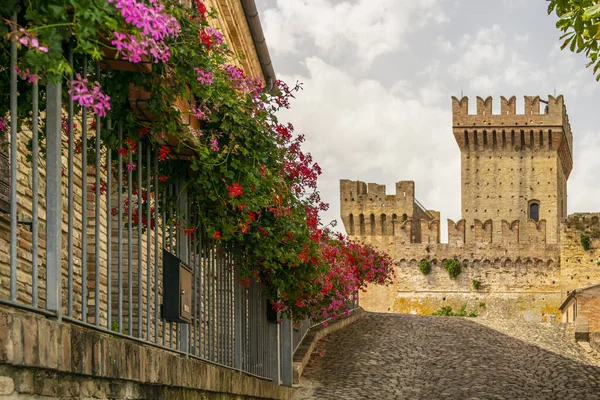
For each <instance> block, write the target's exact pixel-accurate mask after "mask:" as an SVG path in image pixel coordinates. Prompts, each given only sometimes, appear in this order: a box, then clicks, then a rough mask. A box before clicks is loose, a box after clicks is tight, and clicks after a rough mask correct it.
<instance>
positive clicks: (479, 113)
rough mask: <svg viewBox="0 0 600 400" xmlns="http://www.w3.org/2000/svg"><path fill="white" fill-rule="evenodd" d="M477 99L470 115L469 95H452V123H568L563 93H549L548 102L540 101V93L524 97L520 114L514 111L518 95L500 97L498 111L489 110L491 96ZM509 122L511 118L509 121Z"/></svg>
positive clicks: (555, 124) (478, 124) (484, 124)
mask: <svg viewBox="0 0 600 400" xmlns="http://www.w3.org/2000/svg"><path fill="white" fill-rule="evenodd" d="M476 101H477V108H476V114H469V98H468V97H467V96H464V97H462V98H461V99H458V98H457V97H455V96H452V124H453V126H455V127H457V126H511V125H513V126H514V125H517V126H520V125H523V126H525V125H533V126H537V125H546V126H562V125H563V122H567V123H568V117H567V108H566V106H565V104H564V98H563V96H562V95H559V96H557V97H554V96H551V95H548V100H547V101H546V100H541V99H540V96H524V113H523V114H517V98H516V97H515V96H511V97H509V98H508V99H507V98H506V97H504V96H500V114H494V113H493V112H492V106H493V98H492V97H491V96H488V97H486V98H485V99H484V98H482V97H479V96H477V99H476ZM542 104H544V107H543V108H541V107H540V106H541V105H542ZM500 117H502V118H500ZM565 120H566V121H565ZM511 121H513V123H512V124H511V123H510V122H511Z"/></svg>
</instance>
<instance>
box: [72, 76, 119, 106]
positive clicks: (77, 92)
mask: <svg viewBox="0 0 600 400" xmlns="http://www.w3.org/2000/svg"><path fill="white" fill-rule="evenodd" d="M68 85H69V94H70V95H71V96H73V100H74V101H77V102H78V103H79V105H80V106H82V107H92V108H93V109H94V112H95V113H96V114H97V115H98V116H100V117H105V116H106V111H107V110H110V96H108V95H106V94H104V93H102V92H101V91H100V84H99V83H98V82H94V87H93V88H92V89H91V90H90V88H89V81H88V80H87V78H82V76H81V75H80V74H77V76H76V79H73V81H72V82H69V83H68Z"/></svg>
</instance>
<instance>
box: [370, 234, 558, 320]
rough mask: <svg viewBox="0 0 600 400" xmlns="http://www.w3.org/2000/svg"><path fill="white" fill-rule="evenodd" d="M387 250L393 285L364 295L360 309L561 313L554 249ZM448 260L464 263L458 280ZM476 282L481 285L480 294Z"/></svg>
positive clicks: (532, 317) (536, 316)
mask: <svg viewBox="0 0 600 400" xmlns="http://www.w3.org/2000/svg"><path fill="white" fill-rule="evenodd" d="M371 243H373V241H371ZM373 244H375V245H376V246H378V247H381V246H380V245H379V244H378V243H373ZM387 249H388V251H390V250H392V251H391V254H393V256H394V260H395V261H396V266H395V278H394V283H393V284H392V285H390V286H388V287H381V286H373V287H369V288H368V289H367V291H366V292H365V293H361V296H360V304H361V306H362V307H364V308H365V309H366V310H368V311H380V312H398V313H408V314H430V313H432V312H434V311H436V310H438V309H439V308H440V307H441V306H445V305H450V306H452V307H453V309H455V310H457V309H459V308H460V307H461V306H462V305H463V304H467V306H468V307H467V308H468V309H469V310H478V309H479V305H480V303H485V309H484V310H479V312H480V313H482V312H485V314H486V315H494V316H502V317H522V318H525V319H528V320H542V319H546V318H547V317H548V316H549V315H551V314H552V313H555V314H557V313H558V307H559V306H560V302H561V292H560V275H561V273H560V264H559V259H558V247H557V246H556V245H546V244H545V243H544V244H543V245H540V246H538V247H534V248H532V247H531V246H529V245H525V244H515V245H512V246H504V245H492V244H490V245H484V244H481V245H472V246H462V247H459V246H455V245H450V244H408V245H406V244H405V245H402V244H397V245H396V246H393V245H391V246H388V247H387ZM447 259H456V260H458V261H460V263H461V264H462V272H461V273H460V275H459V276H458V277H457V278H456V279H452V278H450V277H449V275H448V272H447V271H446V270H445V269H444V267H443V263H444V260H447ZM421 260H428V261H429V262H430V264H431V267H432V268H431V273H430V274H429V275H423V274H422V273H421V271H420V269H419V262H420V261H421ZM474 280H477V281H479V285H480V286H479V288H478V289H475V288H474V287H473V281H474Z"/></svg>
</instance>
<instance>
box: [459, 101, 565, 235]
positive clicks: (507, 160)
mask: <svg viewBox="0 0 600 400" xmlns="http://www.w3.org/2000/svg"><path fill="white" fill-rule="evenodd" d="M468 101H469V99H468V98H467V97H463V98H462V99H460V100H459V99H457V98H455V97H453V98H452V127H453V132H454V137H455V139H456V142H457V144H458V147H459V148H460V152H461V181H462V182H461V191H462V217H463V218H464V219H465V220H466V221H468V226H467V229H466V236H467V237H466V240H467V242H471V241H472V239H473V235H474V229H473V227H471V225H472V224H473V222H471V221H474V220H475V219H478V220H480V221H487V220H492V222H493V229H494V232H493V237H501V235H502V231H501V230H502V226H503V225H502V220H505V221H515V220H518V221H519V226H520V228H519V230H518V232H519V237H520V240H521V241H522V242H526V241H527V238H528V237H529V234H530V233H529V230H532V229H536V224H532V223H530V222H529V221H530V220H534V221H543V220H545V221H546V235H547V236H546V237H547V239H546V241H547V243H557V242H558V235H559V227H560V223H561V221H563V220H565V219H566V217H567V179H568V178H569V174H570V173H571V170H572V168H573V136H572V134H571V127H570V125H569V118H568V116H567V111H566V108H565V105H564V100H563V96H562V95H561V96H558V97H556V98H555V97H553V96H548V101H543V100H540V98H539V97H538V96H535V97H533V96H525V114H517V113H516V99H515V97H514V96H513V97H511V98H510V99H508V100H507V99H506V98H504V97H501V100H500V114H492V98H491V97H488V98H486V99H485V100H484V99H482V98H480V97H477V114H476V115H469V113H468ZM540 105H542V106H543V110H542V111H540Z"/></svg>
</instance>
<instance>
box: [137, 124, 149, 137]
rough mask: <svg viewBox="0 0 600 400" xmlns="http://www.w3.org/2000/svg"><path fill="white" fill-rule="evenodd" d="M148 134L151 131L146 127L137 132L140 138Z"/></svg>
mask: <svg viewBox="0 0 600 400" xmlns="http://www.w3.org/2000/svg"><path fill="white" fill-rule="evenodd" d="M150 132H151V131H150V128H148V127H147V126H144V127H143V128H140V129H139V130H138V134H139V135H140V137H144V136H146V135H147V134H149V133H150Z"/></svg>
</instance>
